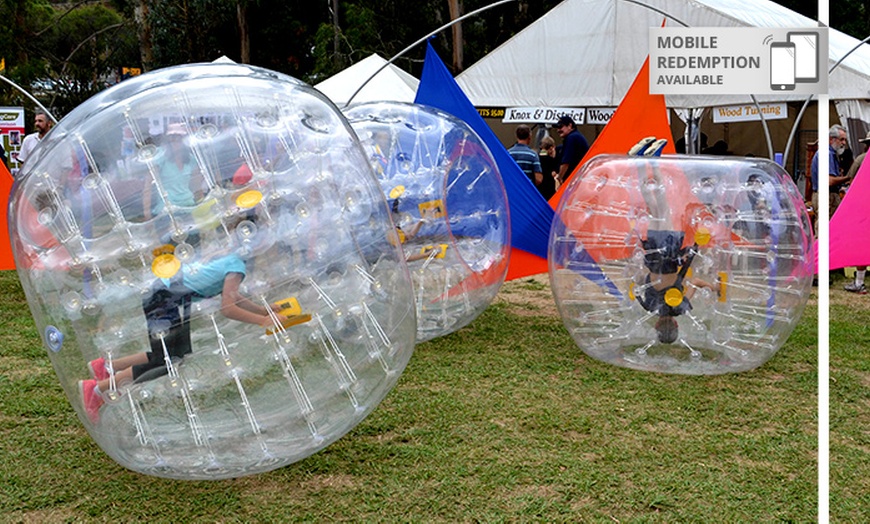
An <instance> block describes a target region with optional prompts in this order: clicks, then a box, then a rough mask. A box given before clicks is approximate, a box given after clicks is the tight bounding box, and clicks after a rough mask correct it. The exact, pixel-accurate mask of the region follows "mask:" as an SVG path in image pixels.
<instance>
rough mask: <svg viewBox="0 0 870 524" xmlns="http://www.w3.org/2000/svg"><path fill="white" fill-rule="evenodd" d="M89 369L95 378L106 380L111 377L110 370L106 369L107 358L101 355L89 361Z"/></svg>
mask: <svg viewBox="0 0 870 524" xmlns="http://www.w3.org/2000/svg"><path fill="white" fill-rule="evenodd" d="M88 371H90V372H91V376H92V377H93V378H94V379H95V380H106V379H107V378H109V372H108V371H106V359H104V358H103V357H100V358H98V359H96V360H91V361H90V362H88Z"/></svg>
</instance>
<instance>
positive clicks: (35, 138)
mask: <svg viewBox="0 0 870 524" xmlns="http://www.w3.org/2000/svg"><path fill="white" fill-rule="evenodd" d="M33 129H34V130H35V132H34V133H30V134H29V135H27V136H25V137H24V140H22V141H21V149H20V150H19V151H18V164H19V165H20V166H23V165H24V163H25V162H27V159H28V158H30V155H31V154H32V153H33V150H34V148H36V146H37V145H38V144H39V143H40V142H42V138H43V137H44V136H45V134H46V133H48V131H49V130H50V129H51V120H49V118H48V115H46V114H45V112H44V111H37V112H36V115H35V116H34V117H33Z"/></svg>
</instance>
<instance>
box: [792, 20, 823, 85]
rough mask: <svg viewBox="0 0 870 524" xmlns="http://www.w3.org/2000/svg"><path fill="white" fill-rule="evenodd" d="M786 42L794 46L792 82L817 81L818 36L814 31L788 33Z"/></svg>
mask: <svg viewBox="0 0 870 524" xmlns="http://www.w3.org/2000/svg"><path fill="white" fill-rule="evenodd" d="M788 41H789V42H791V43H793V44H794V64H795V70H794V81H795V82H797V83H801V82H818V81H819V51H818V47H819V34H818V33H816V32H815V31H789V33H788Z"/></svg>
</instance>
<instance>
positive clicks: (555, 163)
mask: <svg viewBox="0 0 870 524" xmlns="http://www.w3.org/2000/svg"><path fill="white" fill-rule="evenodd" d="M540 160H541V172H542V173H543V174H544V181H543V182H541V185H539V186H538V191H540V193H541V195H542V196H543V197H544V199H545V200H550V198H552V196H553V195H555V194H556V190H557V189H559V186H558V182H557V181H556V177H558V176H559V160H557V159H556V141H555V140H553V138H552V137H550V136H549V135H547V136H545V137H544V138H543V139H541V152H540Z"/></svg>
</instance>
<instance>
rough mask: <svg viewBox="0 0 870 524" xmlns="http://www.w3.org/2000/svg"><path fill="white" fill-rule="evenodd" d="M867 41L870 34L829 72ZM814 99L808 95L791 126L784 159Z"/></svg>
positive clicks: (831, 69)
mask: <svg viewBox="0 0 870 524" xmlns="http://www.w3.org/2000/svg"><path fill="white" fill-rule="evenodd" d="M867 42H870V36H868V37H866V38H865V39H864V40H861V41H860V42H858V43H857V44H855V46H854V47H853V48H852V49H849V51H848V52H847V53H846V54H844V55H843V56H842V57H840V59H839V60H837V62H836V63H835V64H834V65H832V66H831V68H830V69H828V74H829V75H830V74H831V73H833V72H834V69H836V68H837V67H839V65H840V64H842V63H843V60H845V59H846V57H847V56H849V55H851V54H852V53H853V52H855V50H857V49H858V48H859V47H861V46H862V45H864V44H866V43H867ZM812 99H813V97H812V96H808V97H807V99H806V100H804V105H803V106H802V107H801V110H800V112H799V113H798V116H797V118H796V119H795V121H794V125H793V126H792V127H791V132H790V133H789V134H788V142H786V143H785V152H784V153H783V155H782V158H783V159H786V158H788V153H789V151H790V150H791V145H792V142H793V141H794V135H795V133H797V126H798V124H799V123H800V121H801V117H803V114H804V111H806V109H807V106H808V105H810V100H812Z"/></svg>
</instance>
